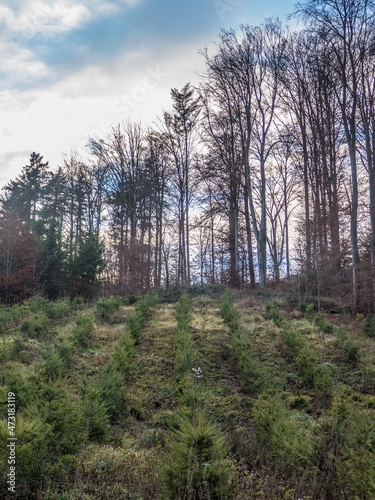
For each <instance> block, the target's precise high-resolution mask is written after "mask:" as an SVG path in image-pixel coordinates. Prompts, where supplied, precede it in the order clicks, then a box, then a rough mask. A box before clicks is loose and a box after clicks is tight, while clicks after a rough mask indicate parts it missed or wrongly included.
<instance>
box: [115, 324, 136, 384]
mask: <svg viewBox="0 0 375 500" xmlns="http://www.w3.org/2000/svg"><path fill="white" fill-rule="evenodd" d="M133 354H134V339H133V338H132V336H131V335H130V333H129V332H128V331H127V330H125V332H124V333H123V334H122V335H121V337H120V340H119V342H118V345H117V346H116V347H115V350H114V351H113V355H112V363H113V368H114V369H115V370H116V371H118V372H119V373H121V374H122V375H123V376H124V377H126V376H127V375H128V374H129V372H130V370H131V367H132V360H133Z"/></svg>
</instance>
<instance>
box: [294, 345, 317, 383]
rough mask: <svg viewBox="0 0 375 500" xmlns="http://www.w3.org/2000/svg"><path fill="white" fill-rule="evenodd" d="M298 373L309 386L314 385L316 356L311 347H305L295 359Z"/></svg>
mask: <svg viewBox="0 0 375 500" xmlns="http://www.w3.org/2000/svg"><path fill="white" fill-rule="evenodd" d="M295 363H296V367H297V370H298V373H299V374H300V376H301V377H302V379H303V381H304V382H305V384H306V385H307V386H313V385H314V376H315V363H316V358H315V356H313V354H312V353H311V352H310V350H309V349H307V348H304V349H302V350H301V351H300V352H299V353H298V356H297V357H296V359H295Z"/></svg>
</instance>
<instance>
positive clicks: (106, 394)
mask: <svg viewBox="0 0 375 500" xmlns="http://www.w3.org/2000/svg"><path fill="white" fill-rule="evenodd" d="M129 368H130V365H129ZM97 387H98V394H99V398H100V399H101V401H103V403H104V407H105V409H106V412H107V414H108V415H109V416H110V418H111V419H112V421H116V420H117V418H118V417H119V415H120V412H121V408H122V390H123V387H124V374H123V371H118V370H116V366H115V362H114V361H112V362H110V363H108V364H107V365H106V367H105V368H104V370H103V371H102V372H101V373H100V376H99V379H98V382H97Z"/></svg>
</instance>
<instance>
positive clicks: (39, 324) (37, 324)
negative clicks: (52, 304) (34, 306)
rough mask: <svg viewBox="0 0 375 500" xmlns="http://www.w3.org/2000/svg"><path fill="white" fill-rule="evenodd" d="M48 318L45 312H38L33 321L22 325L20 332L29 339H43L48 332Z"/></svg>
mask: <svg viewBox="0 0 375 500" xmlns="http://www.w3.org/2000/svg"><path fill="white" fill-rule="evenodd" d="M48 326H49V321H48V316H47V314H46V313H45V312H44V311H38V312H37V313H36V314H35V315H34V317H33V318H32V319H27V320H25V321H24V322H23V323H21V326H20V330H21V332H22V334H23V335H25V336H27V337H29V338H36V339H39V338H42V337H43V336H44V334H45V333H46V332H47V331H48Z"/></svg>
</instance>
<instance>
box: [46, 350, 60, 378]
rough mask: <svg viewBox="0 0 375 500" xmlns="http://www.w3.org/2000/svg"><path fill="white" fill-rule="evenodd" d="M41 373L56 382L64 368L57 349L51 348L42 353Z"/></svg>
mask: <svg viewBox="0 0 375 500" xmlns="http://www.w3.org/2000/svg"><path fill="white" fill-rule="evenodd" d="M42 358H43V360H44V362H43V363H42V367H41V373H42V375H43V376H44V377H46V378H48V379H50V380H56V379H57V377H58V376H59V375H60V373H61V372H62V370H63V368H64V362H63V360H62V359H61V358H60V356H59V354H58V353H57V351H56V350H55V349H52V348H49V349H47V350H45V351H43V352H42Z"/></svg>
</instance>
